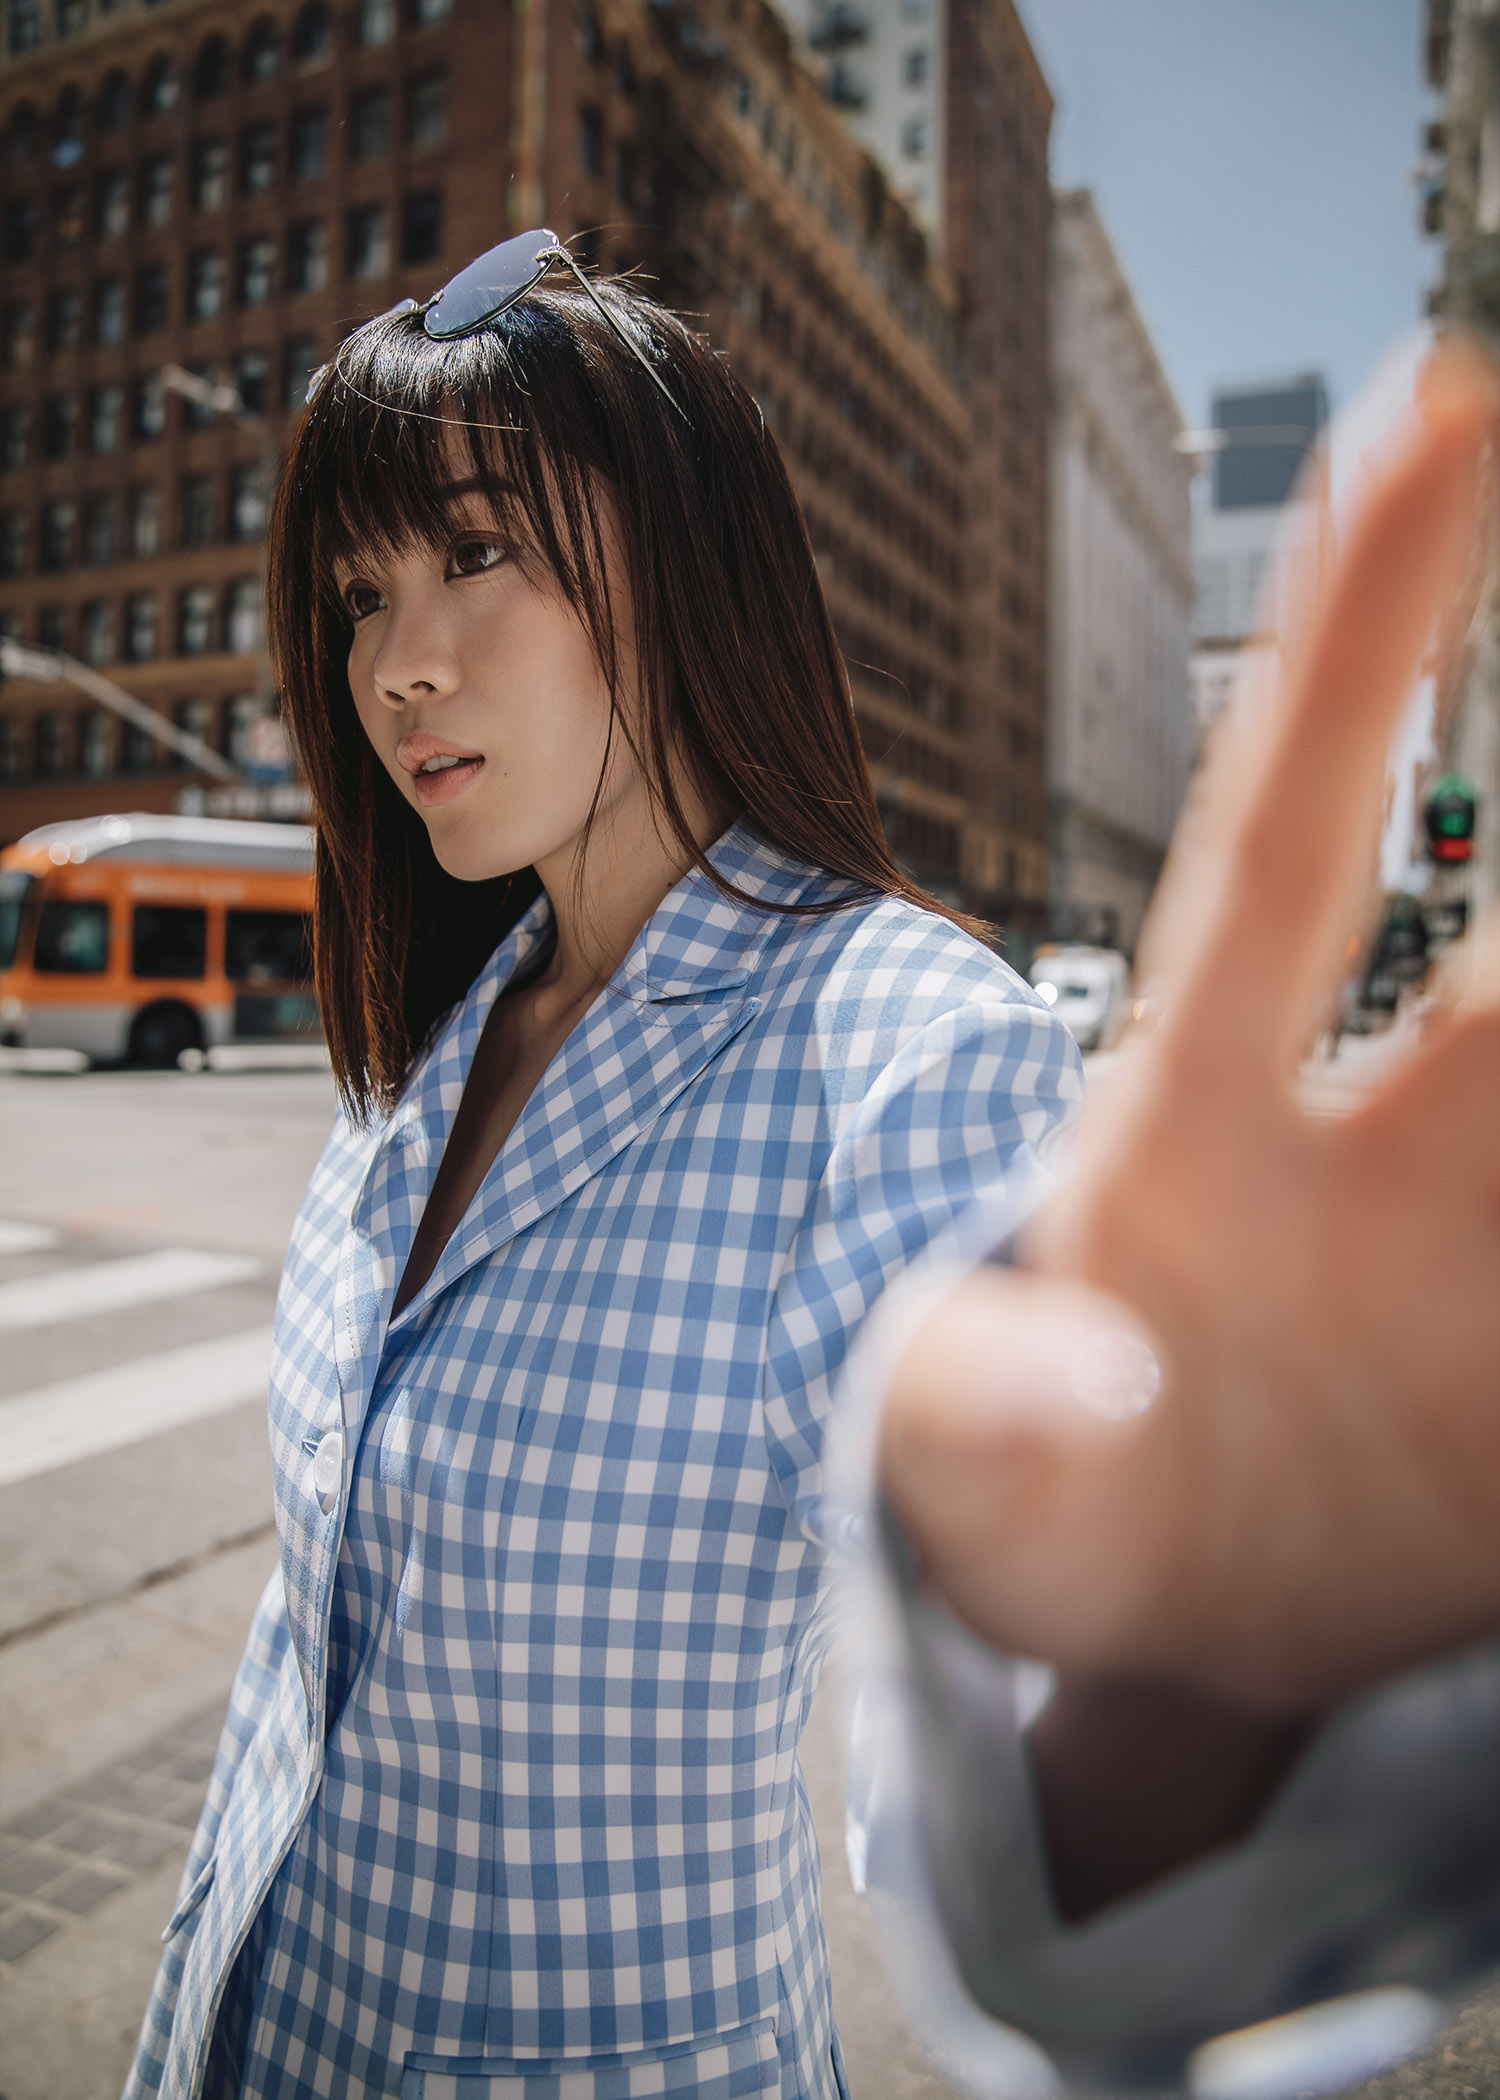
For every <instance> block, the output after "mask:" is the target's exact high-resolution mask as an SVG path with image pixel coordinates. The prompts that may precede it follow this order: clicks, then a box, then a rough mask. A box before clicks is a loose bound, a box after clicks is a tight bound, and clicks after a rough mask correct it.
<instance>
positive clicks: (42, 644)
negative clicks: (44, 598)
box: [36, 605, 68, 650]
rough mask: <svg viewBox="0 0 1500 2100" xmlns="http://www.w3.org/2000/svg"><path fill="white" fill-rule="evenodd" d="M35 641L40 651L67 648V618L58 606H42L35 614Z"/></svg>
mask: <svg viewBox="0 0 1500 2100" xmlns="http://www.w3.org/2000/svg"><path fill="white" fill-rule="evenodd" d="M36 639H37V646H38V648H40V649H53V650H62V649H66V648H67V646H68V616H67V614H66V613H65V612H64V611H63V609H62V607H61V606H60V605H44V606H43V607H42V609H41V611H40V612H39V613H38V614H37V616H36Z"/></svg>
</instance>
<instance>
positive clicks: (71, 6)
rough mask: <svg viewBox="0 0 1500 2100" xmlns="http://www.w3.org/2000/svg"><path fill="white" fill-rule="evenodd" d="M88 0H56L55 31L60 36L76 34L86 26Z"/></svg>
mask: <svg viewBox="0 0 1500 2100" xmlns="http://www.w3.org/2000/svg"><path fill="white" fill-rule="evenodd" d="M88 19H89V9H88V0H57V33H58V35H59V36H60V37H68V36H77V35H78V34H79V33H80V31H81V30H83V29H86V28H87V26H88Z"/></svg>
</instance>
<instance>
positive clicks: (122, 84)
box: [99, 66, 132, 131]
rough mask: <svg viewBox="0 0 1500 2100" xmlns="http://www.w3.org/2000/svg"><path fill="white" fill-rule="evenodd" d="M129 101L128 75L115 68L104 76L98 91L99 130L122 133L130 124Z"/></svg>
mask: <svg viewBox="0 0 1500 2100" xmlns="http://www.w3.org/2000/svg"><path fill="white" fill-rule="evenodd" d="M131 100H132V97H131V93H130V75H129V74H128V73H125V72H123V71H122V70H121V69H120V67H119V66H115V67H114V68H113V69H112V71H110V72H108V73H106V74H105V76H104V85H103V87H102V88H101V89H100V90H99V129H100V130H101V131H123V130H124V128H125V126H126V125H127V124H128V123H129V122H130V105H131Z"/></svg>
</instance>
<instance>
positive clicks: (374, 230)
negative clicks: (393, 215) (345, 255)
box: [349, 204, 391, 278]
mask: <svg viewBox="0 0 1500 2100" xmlns="http://www.w3.org/2000/svg"><path fill="white" fill-rule="evenodd" d="M390 266H391V233H390V223H389V220H388V218H387V216H386V210H385V206H384V205H383V204H357V205H356V206H355V208H354V210H353V211H351V212H350V214H349V275H350V276H351V277H358V278H369V277H384V275H385V274H386V272H387V271H388V270H389V269H390Z"/></svg>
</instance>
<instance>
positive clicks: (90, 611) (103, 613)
mask: <svg viewBox="0 0 1500 2100" xmlns="http://www.w3.org/2000/svg"><path fill="white" fill-rule="evenodd" d="M79 647H80V649H81V650H82V653H83V660H84V662H85V663H86V664H92V665H93V666H94V667H95V669H96V670H97V669H98V668H99V667H100V666H101V665H103V664H112V663H113V662H114V660H115V608H114V605H113V604H112V602H111V601H110V600H109V599H108V598H88V599H86V600H85V601H84V607H83V620H82V622H81V632H80V635H79ZM84 770H85V771H87V770H88V769H87V767H85V768H84Z"/></svg>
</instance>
